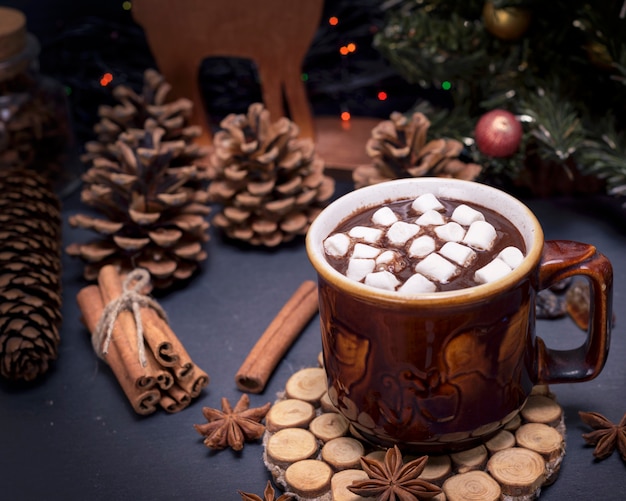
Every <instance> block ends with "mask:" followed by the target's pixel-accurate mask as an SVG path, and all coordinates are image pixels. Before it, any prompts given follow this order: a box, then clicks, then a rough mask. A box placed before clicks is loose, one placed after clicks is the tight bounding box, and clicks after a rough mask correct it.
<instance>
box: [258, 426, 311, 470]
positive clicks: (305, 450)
mask: <svg viewBox="0 0 626 501" xmlns="http://www.w3.org/2000/svg"><path fill="white" fill-rule="evenodd" d="M317 449H318V447H317V440H316V439H315V435H313V433H311V432H310V431H308V430H303V429H302V428H285V429H284V430H279V431H277V432H276V433H274V434H273V435H272V436H271V437H270V438H269V440H268V441H267V445H266V447H265V451H266V453H267V459H268V461H270V462H271V463H273V464H277V465H279V466H280V465H284V466H287V465H289V464H291V463H295V462H296V461H302V460H304V459H309V458H311V457H313V456H314V455H315V454H317Z"/></svg>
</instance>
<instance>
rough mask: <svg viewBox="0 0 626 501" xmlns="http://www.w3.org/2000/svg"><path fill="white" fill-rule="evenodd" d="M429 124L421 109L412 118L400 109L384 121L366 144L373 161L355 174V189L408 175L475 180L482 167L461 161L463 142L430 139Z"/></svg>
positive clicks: (362, 166)
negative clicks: (428, 138)
mask: <svg viewBox="0 0 626 501" xmlns="http://www.w3.org/2000/svg"><path fill="white" fill-rule="evenodd" d="M429 127H430V120H428V118H426V116H425V115H424V114H423V113H420V112H417V113H414V114H413V115H412V116H411V117H410V118H409V117H407V116H405V115H403V114H402V113H399V112H397V111H396V112H393V113H392V114H391V115H390V118H389V120H384V121H382V122H380V123H379V124H378V125H377V126H376V127H374V128H373V129H372V135H371V137H370V139H369V140H368V142H367V145H366V152H367V154H368V156H369V157H370V158H371V159H372V164H370V165H361V166H359V167H357V168H356V169H354V171H353V173H352V180H353V181H354V184H355V188H361V187H363V186H367V185H371V184H376V183H380V182H383V181H390V180H392V179H398V178H404V177H422V176H438V177H453V178H458V179H465V180H470V181H471V180H473V179H475V178H476V177H477V176H478V174H480V172H481V167H480V166H479V165H477V164H474V163H465V162H463V161H462V160H459V158H458V157H459V154H460V153H461V151H462V150H463V143H461V142H460V141H457V140H456V139H447V138H439V139H434V140H432V141H427V133H428V129H429Z"/></svg>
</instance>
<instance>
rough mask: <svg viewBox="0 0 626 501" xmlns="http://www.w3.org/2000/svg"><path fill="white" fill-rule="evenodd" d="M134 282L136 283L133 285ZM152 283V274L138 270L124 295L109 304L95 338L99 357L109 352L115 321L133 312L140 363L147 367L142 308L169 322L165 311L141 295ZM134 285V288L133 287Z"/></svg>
mask: <svg viewBox="0 0 626 501" xmlns="http://www.w3.org/2000/svg"><path fill="white" fill-rule="evenodd" d="M133 282H134V283H133ZM149 282H150V273H149V272H148V270H145V269H143V268H136V269H134V270H133V271H131V272H130V273H129V274H128V275H127V277H126V279H125V280H124V283H123V284H122V294H121V296H120V297H118V298H117V299H114V300H113V301H111V302H110V303H109V304H107V305H106V306H105V308H104V311H103V312H102V316H101V317H100V319H99V320H98V325H97V326H96V331H95V335H94V336H93V341H92V344H93V349H94V351H95V352H96V354H97V355H98V357H100V358H102V359H103V360H104V355H106V354H107V353H108V351H109V345H110V344H111V336H112V334H113V327H114V326H115V320H116V319H117V317H118V315H119V314H120V313H121V312H122V311H131V312H132V313H133V318H134V320H135V325H136V327H137V329H136V330H137V352H138V358H139V362H140V363H141V366H142V367H145V366H146V365H147V363H148V362H147V360H146V350H145V346H144V337H143V323H142V322H141V310H140V308H141V307H144V306H147V307H149V308H152V309H153V310H155V311H156V312H157V313H158V314H159V316H160V317H161V318H163V319H166V320H167V317H166V314H165V311H164V310H163V308H161V306H160V305H159V304H158V303H157V302H156V301H155V300H154V299H152V298H151V297H149V296H147V295H145V294H142V293H140V292H139V291H140V290H141V289H143V288H144V287H145V286H146V285H147V284H148V283H149ZM131 284H132V287H131Z"/></svg>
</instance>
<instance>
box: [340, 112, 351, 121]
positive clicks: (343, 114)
mask: <svg viewBox="0 0 626 501" xmlns="http://www.w3.org/2000/svg"><path fill="white" fill-rule="evenodd" d="M341 120H342V121H344V122H347V121H349V120H350V112H349V111H342V112H341Z"/></svg>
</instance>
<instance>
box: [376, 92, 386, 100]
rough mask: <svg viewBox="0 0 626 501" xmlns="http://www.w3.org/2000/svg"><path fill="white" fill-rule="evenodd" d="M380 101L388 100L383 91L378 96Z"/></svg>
mask: <svg viewBox="0 0 626 501" xmlns="http://www.w3.org/2000/svg"><path fill="white" fill-rule="evenodd" d="M377 97H378V100H379V101H385V100H387V93H386V92H385V91H384V90H381V91H380V92H379V93H378V94H377Z"/></svg>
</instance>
